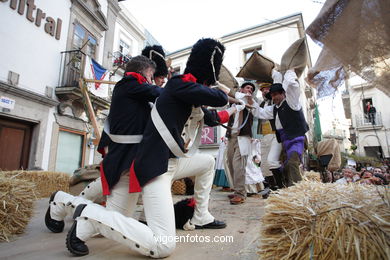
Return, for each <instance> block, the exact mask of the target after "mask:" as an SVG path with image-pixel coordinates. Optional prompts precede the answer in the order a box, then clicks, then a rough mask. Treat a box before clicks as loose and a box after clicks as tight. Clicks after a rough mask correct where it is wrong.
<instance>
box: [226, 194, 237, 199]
mask: <svg viewBox="0 0 390 260" xmlns="http://www.w3.org/2000/svg"><path fill="white" fill-rule="evenodd" d="M235 196H236V194H229V195H228V198H229V199H233V198H234V197H235Z"/></svg>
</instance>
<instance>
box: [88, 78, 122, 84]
mask: <svg viewBox="0 0 390 260" xmlns="http://www.w3.org/2000/svg"><path fill="white" fill-rule="evenodd" d="M84 82H86V83H103V84H111V85H115V84H116V83H117V82H115V81H107V80H97V79H84Z"/></svg>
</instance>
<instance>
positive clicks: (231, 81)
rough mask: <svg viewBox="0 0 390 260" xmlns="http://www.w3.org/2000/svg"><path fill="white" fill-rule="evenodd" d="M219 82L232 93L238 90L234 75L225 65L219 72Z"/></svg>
mask: <svg viewBox="0 0 390 260" xmlns="http://www.w3.org/2000/svg"><path fill="white" fill-rule="evenodd" d="M218 81H219V82H221V83H222V84H224V85H225V86H227V87H229V88H230V89H231V90H232V91H235V90H237V88H238V82H237V80H236V78H234V76H233V74H232V73H231V72H230V71H229V70H228V69H227V68H226V67H225V66H223V65H222V66H221V71H220V72H219V80H218Z"/></svg>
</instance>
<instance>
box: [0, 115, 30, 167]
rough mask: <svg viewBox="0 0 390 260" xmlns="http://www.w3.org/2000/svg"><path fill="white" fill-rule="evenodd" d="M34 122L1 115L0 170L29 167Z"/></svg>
mask: <svg viewBox="0 0 390 260" xmlns="http://www.w3.org/2000/svg"><path fill="white" fill-rule="evenodd" d="M32 126H33V125H32V123H29V122H25V121H20V120H14V119H9V118H5V117H0V170H9V171H11V170H18V169H27V167H28V159H29V154H30V143H31V133H32Z"/></svg>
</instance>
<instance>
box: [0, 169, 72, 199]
mask: <svg viewBox="0 0 390 260" xmlns="http://www.w3.org/2000/svg"><path fill="white" fill-rule="evenodd" d="M1 175H2V176H4V177H14V178H16V179H22V180H27V181H30V182H32V183H34V184H35V186H36V196H37V197H38V198H45V197H49V196H50V195H51V194H52V193H53V192H54V191H57V190H62V191H65V192H69V178H70V176H69V175H68V174H66V173H60V172H48V171H23V170H17V171H8V172H0V176H1Z"/></svg>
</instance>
